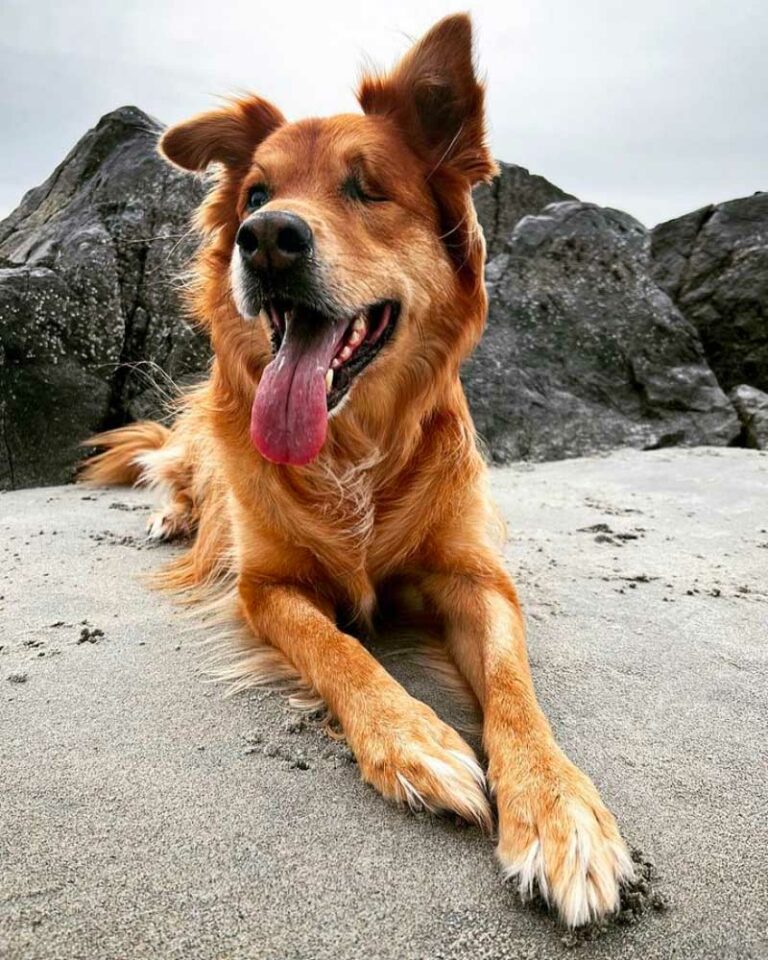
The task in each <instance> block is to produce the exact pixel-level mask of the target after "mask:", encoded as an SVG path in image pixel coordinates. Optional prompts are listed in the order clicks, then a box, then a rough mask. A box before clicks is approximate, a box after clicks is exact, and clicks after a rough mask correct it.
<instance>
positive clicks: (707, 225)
mask: <svg viewBox="0 0 768 960" xmlns="http://www.w3.org/2000/svg"><path fill="white" fill-rule="evenodd" d="M651 254H652V257H653V275H654V277H655V278H656V280H657V282H658V283H659V285H660V286H661V287H662V288H663V289H664V290H666V292H667V293H668V294H669V295H670V296H671V297H672V299H673V300H674V301H675V303H676V304H677V305H678V307H679V308H680V310H681V311H682V312H683V313H684V314H685V316H686V317H687V318H688V319H689V320H690V321H691V323H693V324H694V325H695V327H696V328H697V330H698V331H699V335H700V337H701V339H702V343H703V344H704V349H705V351H706V354H707V359H708V360H709V363H710V365H711V367H712V369H713V370H714V372H715V374H716V376H717V378H718V380H719V382H720V385H721V386H722V387H723V389H725V390H731V389H732V388H733V387H735V386H737V385H738V384H742V383H748V384H751V385H752V386H753V387H757V388H759V389H760V390H763V391H768V193H756V194H755V195H754V196H751V197H744V198H742V199H740V200H730V201H728V202H727V203H720V204H717V205H716V206H710V207H704V208H703V209H702V210H697V211H695V212H694V213H689V214H688V215H687V216H684V217H679V218H678V219H676V220H670V221H669V222H667V223H662V224H660V225H659V226H658V227H656V228H655V229H654V230H653V232H652V242H651Z"/></svg>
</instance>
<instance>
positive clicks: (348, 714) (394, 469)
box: [83, 15, 633, 926]
mask: <svg viewBox="0 0 768 960" xmlns="http://www.w3.org/2000/svg"><path fill="white" fill-rule="evenodd" d="M357 95H358V101H359V104H360V107H361V108H362V112H361V113H360V114H349V115H346V114H345V115H340V116H333V117H329V118H324V119H305V120H300V121H298V122H288V121H286V119H285V118H284V117H283V115H282V114H281V113H280V111H279V110H278V109H277V108H276V107H275V106H273V105H272V104H270V103H268V102H266V101H265V100H263V99H261V98H259V97H257V96H246V97H243V98H241V99H237V100H233V101H229V102H227V105H226V106H224V107H221V108H220V109H215V110H212V111H209V112H206V113H202V114H200V115H198V116H196V117H194V118H193V119H191V120H189V121H187V122H184V123H180V124H178V125H176V126H173V127H171V128H169V129H167V130H166V131H165V132H164V133H163V135H162V138H161V140H160V144H159V149H160V151H161V153H162V154H163V156H164V157H165V158H166V159H167V160H168V161H170V162H171V163H172V164H174V165H176V166H177V167H180V168H182V169H183V170H187V171H193V172H196V173H200V172H203V171H208V170H209V168H213V170H214V171H215V173H214V180H213V185H212V187H211V189H210V191H209V194H208V196H207V199H206V200H205V201H204V203H203V205H202V207H201V209H200V211H199V214H198V221H197V222H198V226H199V228H200V230H201V233H202V235H203V238H204V239H203V242H202V245H201V248H200V250H199V253H198V255H197V259H196V261H195V267H194V280H193V281H192V285H191V288H190V298H191V304H192V309H193V311H194V314H195V316H196V318H197V320H198V321H199V322H200V324H202V326H203V327H204V328H205V329H206V330H207V331H208V333H209V335H210V340H211V344H212V347H213V352H214V360H213V361H212V366H211V369H210V374H209V376H208V378H207V380H206V381H205V382H204V383H203V384H202V385H200V386H198V387H196V388H194V389H193V390H192V392H190V393H189V394H188V395H187V396H186V397H185V398H184V399H183V401H182V403H181V407H180V410H179V413H178V416H177V417H176V419H175V421H174V423H173V426H172V427H171V428H170V429H168V428H166V427H164V426H161V425H159V424H157V423H148V422H146V423H136V424H132V425H129V426H126V427H123V428H120V429H117V430H114V431H111V432H109V433H105V434H102V435H100V436H97V437H95V438H93V439H92V440H91V441H90V442H91V443H93V444H94V445H95V446H97V447H98V448H99V450H100V452H99V453H98V454H96V455H95V456H94V457H92V458H91V459H90V460H88V461H87V462H86V464H85V468H84V472H83V479H84V480H86V481H88V482H90V483H93V484H120V483H124V484H125V483H145V484H151V485H155V486H156V487H160V488H162V489H163V490H164V493H165V498H164V503H163V506H162V508H161V509H160V511H159V512H158V513H157V514H155V515H154V516H153V518H152V521H151V527H150V533H151V535H153V536H156V537H159V538H171V537H174V536H179V535H188V536H190V537H192V538H193V539H192V540H191V545H189V546H188V549H187V550H186V552H184V553H183V554H182V555H181V556H180V557H179V558H178V559H177V560H175V561H174V562H173V564H172V565H171V567H170V568H169V569H168V570H167V571H166V572H165V573H163V574H161V575H160V578H159V582H160V585H161V586H165V587H167V588H169V589H173V590H178V591H186V592H187V594H188V595H189V596H191V597H192V598H193V599H200V598H202V597H204V596H206V595H207V594H208V593H210V591H213V592H214V593H215V592H216V591H220V594H221V596H222V597H224V596H226V597H227V598H228V599H227V602H230V600H231V602H232V605H233V616H234V617H235V618H236V619H237V621H238V622H239V623H240V624H242V627H243V629H244V630H245V631H246V633H247V636H248V643H249V650H247V651H246V653H245V656H244V658H243V659H242V660H241V661H240V662H239V663H238V664H237V665H236V666H235V668H233V672H232V673H231V676H233V677H234V676H237V677H239V679H240V681H241V682H242V683H244V684H248V683H251V682H252V683H258V682H261V681H263V680H264V679H265V678H266V679H269V678H275V677H277V678H281V679H285V678H288V677H294V678H296V679H297V680H298V681H300V682H301V683H302V684H303V685H304V687H305V688H306V689H311V690H312V691H313V692H314V694H315V695H316V696H317V697H319V698H321V699H322V701H323V702H324V704H325V705H326V707H327V709H328V710H329V712H330V714H331V715H332V716H333V717H334V718H335V719H336V721H337V722H338V723H339V724H340V726H341V728H342V730H343V733H344V735H345V737H346V739H347V741H348V743H349V745H350V747H351V749H352V750H353V751H354V753H355V755H356V758H357V762H358V765H359V770H360V773H361V776H362V777H363V779H364V780H365V781H366V782H367V783H369V784H371V785H373V787H375V788H376V789H377V790H378V791H379V792H380V793H381V794H383V796H384V797H386V798H388V799H389V800H392V801H396V802H399V803H408V804H410V805H412V806H419V807H423V808H427V809H429V810H431V811H435V812H450V813H453V814H456V815H458V816H459V817H461V818H464V819H465V820H468V821H471V822H474V823H476V824H479V825H480V826H481V827H483V828H485V829H490V828H491V825H492V813H491V806H490V802H489V793H488V792H487V790H486V779H485V776H484V774H483V771H482V769H481V767H480V765H479V764H478V761H477V758H476V756H475V754H474V752H473V750H472V749H471V748H470V747H469V746H468V744H467V743H466V742H465V741H464V739H462V737H461V736H459V734H458V733H457V732H456V731H455V730H454V729H453V728H451V727H450V726H448V725H447V724H446V723H444V722H443V721H442V720H441V719H439V718H438V716H437V714H436V713H434V712H433V711H432V710H431V709H430V708H429V707H427V706H426V705H425V704H423V703H421V702H420V701H418V700H416V699H415V698H414V697H412V696H411V695H410V694H409V693H408V692H407V691H406V690H405V689H404V687H403V686H401V685H400V684H399V683H398V682H397V681H396V680H395V679H394V678H393V677H392V676H391V675H390V674H389V673H388V672H387V671H386V670H385V669H384V667H383V666H382V665H381V664H380V663H379V662H378V661H377V660H376V659H375V658H374V657H373V655H372V654H371V653H370V652H369V651H368V650H367V649H366V647H365V646H364V645H363V643H362V642H361V641H360V639H358V638H357V637H356V636H354V635H353V634H354V633H355V631H357V632H358V634H359V633H360V631H363V632H364V631H365V630H366V629H371V628H372V624H373V622H374V618H375V617H376V615H377V610H379V609H380V608H381V607H382V605H384V604H385V603H386V602H388V601H387V599H386V598H388V597H397V596H400V597H406V598H410V600H409V601H408V602H411V603H413V604H421V605H422V607H423V608H424V609H426V610H427V611H428V612H429V613H430V615H432V616H434V617H436V618H437V619H438V620H439V623H440V624H441V629H442V637H443V644H444V650H445V651H446V653H447V654H448V655H449V656H450V658H451V661H452V662H453V663H454V664H455V667H456V668H457V669H458V671H459V673H460V675H461V676H462V677H463V678H464V679H465V680H466V682H467V683H468V685H469V686H470V687H471V690H472V691H473V693H474V696H475V697H476V698H477V701H478V702H479V704H480V706H481V708H482V714H483V745H484V750H485V752H486V754H487V758H488V769H487V782H488V784H489V785H490V794H491V796H492V797H493V798H495V807H496V810H497V818H498V822H497V831H498V845H497V856H498V859H499V861H500V864H501V868H502V871H503V875H504V877H506V878H509V879H512V880H514V882H515V883H516V884H517V886H518V887H519V891H520V894H521V895H522V896H523V898H529V897H531V896H532V895H533V894H534V893H535V892H536V891H538V892H539V893H540V895H541V896H542V897H543V898H544V899H545V900H546V901H547V902H548V903H549V904H550V905H552V906H553V907H554V908H555V909H556V910H557V912H558V913H559V916H560V917H561V918H562V920H563V921H564V922H565V923H566V924H567V925H569V926H578V925H581V924H585V923H587V922H589V921H591V920H595V919H599V918H601V917H603V916H605V915H608V914H610V913H612V912H613V911H615V910H617V909H618V907H619V903H620V891H621V887H622V885H623V884H625V883H626V882H628V881H629V880H630V879H631V878H632V875H633V868H632V861H631V858H630V856H629V854H628V851H627V847H626V845H625V843H624V841H623V840H622V838H621V836H620V833H619V830H618V828H617V825H616V822H615V820H614V818H613V816H612V815H611V813H609V811H608V810H607V809H606V807H605V806H604V804H603V802H602V800H601V799H600V796H599V794H598V792H597V790H596V788H595V786H594V785H593V783H592V782H591V780H590V779H589V778H588V777H587V775H586V774H584V773H583V772H582V771H581V770H579V769H578V768H577V767H576V766H575V765H574V764H573V763H571V761H570V760H569V759H568V758H567V757H566V756H565V754H564V753H563V752H562V750H561V749H560V748H559V747H558V745H557V743H556V742H555V739H554V736H553V733H552V730H551V729H550V726H549V723H548V722H547V720H546V718H545V716H544V714H543V712H542V710H541V708H540V707H539V705H538V703H537V700H536V696H535V693H534V688H533V683H532V679H531V671H530V668H529V664H528V660H527V654H526V644H525V631H524V624H523V618H522V615H521V610H520V604H519V602H518V597H517V593H516V591H515V587H514V585H513V583H512V582H511V580H510V577H509V576H508V574H507V572H506V570H505V569H504V565H503V562H502V560H501V558H500V553H499V549H498V543H497V541H498V537H497V535H496V525H495V519H494V517H495V514H494V510H493V508H492V506H491V504H490V503H489V499H488V496H487V494H486V488H485V487H486V466H485V462H484V459H483V457H482V456H481V453H480V452H479V450H478V444H477V441H476V436H475V431H474V428H473V424H472V420H471V417H470V413H469V410H468V407H467V402H466V399H465V396H464V393H463V390H462V386H461V383H460V380H459V368H460V366H461V364H462V361H463V360H465V358H466V357H467V356H468V354H469V353H470V351H471V350H472V348H473V347H474V346H475V344H476V343H477V342H478V340H479V338H480V336H481V333H482V331H483V327H484V323H485V318H486V310H487V296H486V292H485V287H484V281H483V272H484V264H485V245H484V240H483V236H482V233H481V230H480V228H479V226H478V222H477V218H476V215H475V212H474V208H473V205H472V199H471V191H472V188H473V186H474V185H476V184H478V183H480V182H483V181H486V182H487V181H489V180H491V179H492V178H493V176H494V175H495V173H496V171H497V168H496V165H495V162H494V160H493V158H492V156H491V154H490V152H489V148H488V144H487V139H486V121H485V114H484V88H483V85H482V84H481V83H480V82H479V81H478V79H477V77H476V74H475V70H474V65H473V45H472V27H471V22H470V19H469V17H468V16H466V15H455V16H450V17H447V18H446V19H444V20H442V21H440V22H439V23H437V24H436V25H435V26H434V27H433V28H432V29H431V30H430V31H429V32H428V33H427V34H426V35H425V36H424V37H423V38H422V39H421V40H420V41H419V42H418V43H416V44H415V46H413V47H412V48H411V49H410V50H409V51H408V52H407V53H406V54H405V56H404V57H403V58H402V59H401V60H400V62H399V63H398V64H397V65H396V66H395V67H394V69H392V70H391V71H390V72H388V73H384V74H368V75H366V76H364V77H363V79H362V81H361V82H360V86H359V89H358V94H357ZM393 602H394V601H393Z"/></svg>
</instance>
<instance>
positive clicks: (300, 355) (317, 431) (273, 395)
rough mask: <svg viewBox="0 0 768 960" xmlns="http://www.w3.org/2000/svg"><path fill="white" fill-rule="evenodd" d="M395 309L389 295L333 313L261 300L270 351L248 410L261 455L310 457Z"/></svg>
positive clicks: (384, 337) (385, 337) (294, 459)
mask: <svg viewBox="0 0 768 960" xmlns="http://www.w3.org/2000/svg"><path fill="white" fill-rule="evenodd" d="M399 312H400V307H399V304H398V303H397V302H395V301H393V300H380V301H377V302H376V303H373V304H371V305H370V306H368V307H365V308H364V309H362V310H358V311H356V312H355V313H354V314H351V315H349V314H347V315H344V316H335V317H334V316H328V315H326V314H323V313H321V312H319V311H318V310H316V309H314V308H311V307H309V306H306V305H304V304H301V303H296V302H290V301H285V300H270V301H268V302H267V303H265V305H264V313H265V314H266V316H267V318H268V321H269V328H270V332H271V335H272V342H273V346H274V348H275V357H274V359H273V360H272V362H271V363H270V364H269V365H268V366H267V368H266V369H265V370H264V373H263V374H262V377H261V381H260V383H259V386H258V388H257V391H256V397H255V399H254V403H253V409H252V411H251V440H252V442H253V444H254V446H255V447H256V448H257V450H259V452H260V453H261V454H262V455H263V456H265V457H266V458H267V459H268V460H272V461H273V462H274V463H287V464H292V465H294V466H302V465H304V464H307V463H309V462H310V461H312V460H314V459H315V457H316V456H317V455H318V453H319V452H320V449H321V447H322V446H323V443H324V442H325V435H326V431H327V428H328V416H329V414H330V413H332V412H333V410H334V409H335V408H336V407H337V406H338V405H339V403H340V402H341V401H342V400H343V399H344V397H345V396H346V394H347V392H348V391H349V389H350V387H351V386H352V384H353V383H354V381H355V379H356V378H357V377H358V376H360V374H361V373H362V372H363V370H365V368H366V367H367V366H368V365H369V364H370V363H371V362H372V361H373V360H374V358H375V357H376V356H377V354H378V353H379V352H380V351H381V349H382V348H383V347H384V345H385V344H386V343H387V342H388V341H389V339H390V338H391V337H392V334H393V333H394V329H395V325H396V323H397V319H398V315H399Z"/></svg>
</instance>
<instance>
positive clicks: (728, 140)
mask: <svg viewBox="0 0 768 960" xmlns="http://www.w3.org/2000/svg"><path fill="white" fill-rule="evenodd" d="M461 9H469V10H470V11H471V12H472V13H473V15H474V19H475V24H476V34H477V42H478V52H479V59H480V64H481V68H482V70H483V71H484V73H485V74H486V76H487V81H488V99H489V113H490V126H491V140H492V145H493V149H494V152H495V154H496V156H497V157H499V158H501V159H503V160H509V161H512V162H514V163H519V164H522V165H523V166H526V167H528V168H529V169H530V170H532V171H534V172H536V173H540V174H542V175H544V176H545V177H547V178H548V179H550V180H552V181H553V182H554V183H556V184H557V185H558V186H560V187H562V188H563V189H564V190H567V191H569V192H570V193H574V194H576V195H577V196H579V197H581V198H583V199H587V200H593V201H596V202H598V203H601V204H606V205H611V206H615V207H619V208H622V209H624V210H627V211H629V212H630V213H632V214H634V215H635V216H636V217H638V218H639V219H640V220H642V221H643V222H644V223H646V224H647V225H649V226H650V225H653V224H655V223H657V222H659V221H660V220H665V219H668V218H670V217H674V216H678V215H680V214H682V213H685V212H687V211H689V210H692V209H695V208H696V207H699V206H702V205H704V204H706V203H711V202H714V201H720V200H726V199H730V198H732V197H737V196H744V195H746V194H750V193H754V192H755V191H756V190H768V0H730V2H726V0H642V2H629V0H504V2H498V0H497V2H491V0H481V2H475V3H458V4H452V3H447V2H437V0H388V2H386V3H382V4H373V3H369V4H365V3H363V2H359V0H358V2H354V0H310V2H307V0H271V2H269V3H265V2H260V0H248V2H242V0H213V2H212V0H119V2H118V0H69V2H61V0H0V143H1V144H2V152H1V154H0V156H1V159H0V216H4V215H6V214H7V213H9V212H10V210H11V209H13V207H14V206H15V205H16V204H17V203H18V201H19V200H20V198H21V196H22V194H23V193H24V192H25V191H26V190H27V189H29V188H30V187H32V186H35V185H36V184H38V183H39V182H40V181H42V180H43V179H45V177H46V176H47V175H48V174H49V173H50V172H51V170H52V169H53V167H54V166H55V165H56V164H57V163H58V162H59V161H60V160H61V159H62V157H63V156H64V155H65V154H66V152H67V151H68V150H69V149H70V148H71V146H72V145H73V144H74V143H75V141H76V140H77V139H78V138H79V137H80V136H81V135H82V134H83V133H84V132H85V130H86V129H88V128H89V127H91V126H93V125H94V123H95V122H96V121H97V120H98V118H99V117H100V116H101V115H102V114H104V113H106V112H108V111H109V110H112V109H114V108H115V107H117V106H120V105H122V104H127V103H132V104H136V105H137V106H139V107H141V108H142V109H144V110H146V111H147V112H148V113H151V114H153V115H154V116H156V117H157V118H158V119H160V120H162V121H164V122H172V121H175V120H180V119H183V118H185V117H186V116H188V115H190V114H192V113H195V112H197V111H198V110H200V109H203V108H205V107H207V106H210V105H211V104H212V103H213V102H214V97H215V95H216V94H222V93H231V92H237V91H242V90H244V89H251V90H254V91H256V92H258V93H260V94H261V95H263V96H266V97H268V98H269V99H272V100H273V101H274V102H275V103H276V104H277V105H278V106H280V107H281V109H282V110H283V112H284V113H285V114H286V115H287V116H288V117H289V118H298V117H301V116H305V115H311V114H314V115H322V114H329V113H337V112H343V111H349V110H351V109H354V108H355V102H354V98H353V92H352V91H353V89H354V85H355V78H356V76H357V72H358V69H359V67H360V65H361V63H362V62H363V61H364V58H365V57H369V58H370V59H371V60H372V61H373V62H375V63H378V64H383V65H386V64H389V63H391V62H392V60H393V59H394V58H395V57H396V56H397V55H398V54H399V53H401V52H402V51H403V50H405V49H406V47H407V45H408V40H409V38H410V37H416V36H418V35H419V34H421V33H422V32H423V31H424V30H425V29H427V28H428V27H429V26H430V24H431V23H432V22H433V21H434V20H436V19H438V18H439V17H440V16H442V15H444V14H445V13H448V12H451V11H452V10H461Z"/></svg>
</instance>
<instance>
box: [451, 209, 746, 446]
mask: <svg viewBox="0 0 768 960" xmlns="http://www.w3.org/2000/svg"><path fill="white" fill-rule="evenodd" d="M649 246H650V240H649V236H648V232H647V231H646V229H645V228H644V227H643V226H642V225H641V224H640V223H638V221H636V220H634V219H633V218H632V217H630V216H629V215H627V214H625V213H620V212H619V211H616V210H609V209H603V208H600V207H597V206H595V205H594V204H589V203H579V202H577V201H571V202H565V203H558V204H554V205H552V206H549V207H547V208H546V209H545V210H544V211H543V213H541V214H540V215H538V216H528V217H524V218H523V219H522V220H521V221H520V222H519V223H518V224H517V226H516V227H515V229H514V230H513V231H512V234H511V236H510V237H509V239H508V242H507V245H506V247H505V249H504V252H503V253H501V254H499V255H498V256H497V257H496V258H494V259H493V260H492V261H491V262H490V264H489V266H488V273H487V279H488V282H489V293H490V313H489V321H488V329H487V331H486V333H485V336H484V338H483V340H482V341H481V343H480V346H479V348H478V349H477V351H476V352H475V354H474V355H473V357H472V358H471V359H470V361H469V363H468V364H467V365H466V367H465V369H464V372H463V379H464V383H465V387H466V390H467V394H468V396H469V400H470V405H471V407H472V412H473V415H474V417H475V422H476V425H477V428H478V432H479V433H480V435H481V437H483V438H484V440H485V442H486V445H487V447H488V449H489V452H490V455H491V457H492V459H493V460H494V461H495V462H506V461H510V460H519V459H532V460H547V459H559V458H561V457H569V456H578V455H582V454H587V453H593V452H597V451H602V450H610V449H612V448H615V447H621V446H631V447H640V448H656V447H662V446H671V445H677V444H682V445H693V444H716V445H725V444H728V443H730V442H732V441H733V440H734V439H735V438H736V437H737V436H738V435H739V432H740V425H739V422H738V420H737V418H736V415H735V413H734V411H733V408H732V407H731V404H730V403H729V402H728V399H727V397H726V396H725V395H724V393H723V391H722V390H721V389H720V387H719V386H718V383H717V380H716V379H715V377H714V375H713V373H712V371H711V369H710V368H709V366H708V364H707V362H706V359H705V357H704V352H703V350H702V346H701V342H700V340H699V337H698V335H697V333H696V330H695V328H694V327H693V326H692V324H691V323H689V322H688V321H687V320H686V319H685V318H684V317H683V316H682V315H681V314H680V312H679V311H678V310H677V308H676V307H675V306H674V304H673V303H672V302H671V300H670V299H669V297H668V296H667V295H666V294H665V293H664V292H663V291H662V290H661V289H660V288H659V287H658V285H657V284H656V283H655V282H654V280H653V278H652V276H651V272H650V270H651V265H650V260H649Z"/></svg>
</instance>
